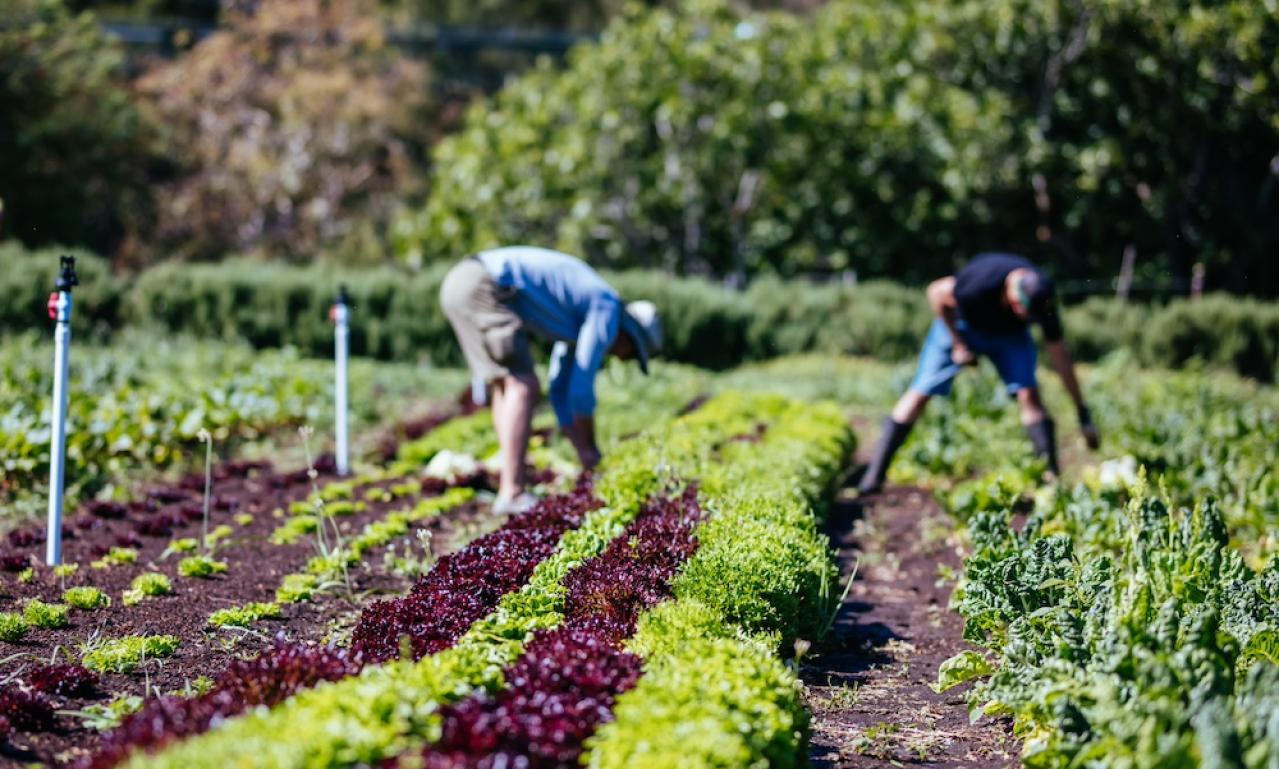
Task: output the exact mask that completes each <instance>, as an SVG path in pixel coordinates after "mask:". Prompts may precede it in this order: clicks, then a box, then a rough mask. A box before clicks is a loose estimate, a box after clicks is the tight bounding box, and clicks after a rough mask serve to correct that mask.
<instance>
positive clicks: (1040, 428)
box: [1017, 387, 1058, 478]
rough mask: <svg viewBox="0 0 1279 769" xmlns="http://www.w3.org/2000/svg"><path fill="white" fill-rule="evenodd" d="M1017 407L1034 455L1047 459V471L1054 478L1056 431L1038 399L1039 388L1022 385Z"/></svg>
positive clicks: (1055, 471)
mask: <svg viewBox="0 0 1279 769" xmlns="http://www.w3.org/2000/svg"><path fill="white" fill-rule="evenodd" d="M1017 408H1018V410H1019V411H1020V412H1021V424H1022V426H1023V427H1025V428H1026V435H1028V436H1029V437H1030V443H1031V445H1032V446H1034V447H1035V455H1036V456H1039V457H1043V458H1044V459H1046V460H1047V461H1048V472H1050V473H1051V474H1052V476H1053V477H1054V478H1055V477H1056V476H1057V473H1058V467H1057V432H1056V429H1055V426H1054V425H1053V420H1052V417H1050V416H1048V411H1047V410H1046V409H1045V408H1044V402H1043V401H1042V400H1040V399H1039V388H1037V387H1023V388H1021V389H1020V390H1018V391H1017Z"/></svg>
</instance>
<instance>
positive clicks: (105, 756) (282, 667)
mask: <svg viewBox="0 0 1279 769" xmlns="http://www.w3.org/2000/svg"><path fill="white" fill-rule="evenodd" d="M359 671H360V662H359V661H358V660H357V659H355V658H354V657H353V656H352V655H351V654H349V653H348V652H347V651H346V650H343V649H334V648H331V647H321V646H315V645H310V644H299V643H286V642H284V641H283V640H282V639H281V640H277V641H276V643H275V645H274V646H273V647H271V648H270V649H267V650H266V651H264V652H262V653H261V654H259V655H258V656H257V657H255V658H253V659H251V660H236V661H235V662H232V663H231V664H230V665H228V666H227V668H226V670H224V671H223V672H222V674H221V675H219V676H218V679H217V680H216V681H215V682H214V684H213V687H212V688H211V689H209V691H207V692H205V693H204V694H201V695H199V696H197V697H192V698H190V699H183V698H181V697H174V696H166V697H159V698H157V699H154V700H150V701H149V702H148V703H147V704H146V705H145V706H144V707H143V708H142V709H141V710H139V711H138V712H136V713H133V714H132V715H129V716H127V717H126V718H125V719H124V721H123V722H122V723H121V724H120V726H119V727H117V728H115V729H113V730H112V731H111V732H109V733H108V734H106V735H105V736H104V737H103V739H102V742H101V743H100V746H99V749H98V751H97V752H96V753H94V754H93V755H92V756H89V757H87V758H86V759H84V760H82V761H81V762H79V763H78V764H77V766H78V767H80V768H81V769H105V768H106V767H111V766H115V765H116V764H117V763H119V762H120V761H122V760H123V759H124V758H125V757H126V756H128V755H129V754H130V753H131V752H133V751H134V750H137V749H140V748H150V749H154V748H157V747H159V746H161V745H163V744H165V743H168V742H171V741H173V740H176V739H179V738H181V737H186V736H190V735H192V734H199V733H201V732H205V731H208V729H209V728H210V727H212V726H214V725H216V724H217V722H219V721H221V720H222V719H224V718H228V717H230V716H234V715H236V714H238V713H242V712H243V711H245V710H248V709H249V708H253V707H257V706H259V705H264V706H266V707H270V706H272V705H276V704H279V703H280V702H282V701H283V700H284V699H285V698H287V697H290V696H292V695H293V694H295V693H296V692H299V691H301V690H302V689H306V688H309V687H312V686H315V685H316V684H318V683H320V682H321V681H336V680H338V679H340V678H345V677H347V676H350V675H354V674H356V673H358V672H359Z"/></svg>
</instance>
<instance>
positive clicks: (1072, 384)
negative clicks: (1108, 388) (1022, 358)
mask: <svg viewBox="0 0 1279 769" xmlns="http://www.w3.org/2000/svg"><path fill="white" fill-rule="evenodd" d="M1044 347H1045V349H1047V350H1048V358H1049V360H1050V361H1052V366H1053V369H1054V370H1055V371H1056V372H1057V376H1059V377H1061V383H1062V384H1063V385H1064V386H1065V388H1066V392H1068V393H1070V399H1071V400H1072V401H1074V402H1075V411H1076V412H1077V413H1078V414H1079V431H1080V432H1082V433H1083V435H1084V440H1085V441H1086V442H1087V443H1088V448H1090V449H1095V448H1097V447H1098V446H1100V445H1101V435H1100V434H1099V433H1098V432H1097V427H1096V426H1095V425H1093V423H1092V413H1091V412H1090V411H1088V405H1087V404H1085V403H1084V394H1083V391H1082V390H1081V389H1080V388H1079V378H1078V377H1077V376H1075V361H1074V359H1073V358H1071V356H1070V350H1067V349H1066V342H1065V341H1064V340H1063V339H1050V340H1047V341H1046V342H1045V343H1044Z"/></svg>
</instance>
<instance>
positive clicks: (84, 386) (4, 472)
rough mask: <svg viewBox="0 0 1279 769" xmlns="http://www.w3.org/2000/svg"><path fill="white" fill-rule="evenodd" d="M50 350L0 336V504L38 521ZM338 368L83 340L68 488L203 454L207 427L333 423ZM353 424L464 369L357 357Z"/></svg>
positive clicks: (99, 488)
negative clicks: (202, 437) (201, 439)
mask: <svg viewBox="0 0 1279 769" xmlns="http://www.w3.org/2000/svg"><path fill="white" fill-rule="evenodd" d="M52 356H53V353H52V350H51V348H50V347H49V342H48V340H47V339H46V338H43V337H36V336H8V337H5V338H3V339H0V404H3V405H2V406H0V457H3V461H2V462H0V507H2V508H3V510H4V513H5V515H4V516H3V517H0V525H3V524H4V523H5V522H6V521H5V520H4V518H5V517H9V516H10V515H12V514H13V513H17V514H18V515H20V516H28V517H36V516H38V514H39V513H41V512H42V507H41V506H42V504H44V503H45V502H46V499H47V496H46V493H45V491H44V484H45V483H46V481H47V473H48V466H49V452H50V445H51V444H50V440H51V429H50V420H51V413H52V412H51V402H52V394H53V382H52V366H51V363H52V359H53V358H52ZM332 379H333V366H332V364H331V363H328V362H325V361H317V360H307V359H303V358H301V357H299V356H298V355H297V354H296V352H293V351H291V350H282V351H273V352H257V351H255V350H253V349H252V348H250V347H248V346H247V345H238V344H228V343H220V342H212V341H200V340H190V339H172V338H168V337H155V336H151V335H147V334H144V333H140V332H131V333H129V334H126V335H125V336H123V337H121V338H120V339H119V340H117V341H116V342H115V343H114V344H112V345H110V346H100V345H97V344H94V343H93V342H83V343H79V344H77V345H76V347H75V348H74V350H73V351H72V355H71V370H70V380H69V387H70V396H69V399H68V405H69V414H68V434H67V483H68V489H67V490H68V493H69V495H70V499H71V501H72V502H75V501H77V500H81V499H83V500H89V499H92V498H93V497H94V496H95V495H98V494H99V493H101V492H103V491H104V490H105V491H106V492H110V491H111V488H110V486H111V484H112V483H114V482H117V481H118V479H120V478H123V477H136V476H137V475H138V474H139V473H154V472H155V471H157V470H164V469H167V468H170V467H173V466H179V467H183V466H186V467H190V466H191V465H192V464H195V463H197V462H198V461H202V459H203V456H204V452H203V450H202V447H201V446H200V445H199V437H198V436H199V435H200V433H201V432H202V431H207V433H208V434H209V435H210V436H212V439H213V441H214V443H215V445H216V447H217V448H218V450H219V451H224V452H225V451H227V450H229V449H230V448H231V447H233V446H235V445H237V444H241V443H245V442H252V441H257V440H261V439H262V438H264V437H265V436H270V435H273V434H280V433H282V432H286V430H287V428H289V427H291V426H294V425H299V424H311V425H317V424H318V425H328V424H331V423H332V413H333V402H332V386H331V382H332ZM350 380H351V400H350V403H351V407H352V410H353V411H352V417H353V420H354V424H355V426H356V427H360V426H367V425H372V424H375V423H376V421H377V420H378V419H380V418H382V416H383V415H384V414H385V413H387V411H390V410H394V409H398V407H399V406H400V405H402V404H404V403H407V402H410V401H411V400H412V399H413V398H421V397H423V396H428V397H440V396H444V395H446V394H448V393H452V392H456V391H457V389H458V388H460V387H461V386H462V385H463V383H464V381H465V375H464V374H463V373H461V372H454V371H439V370H434V369H430V368H427V367H422V366H408V365H394V364H385V363H374V362H371V361H354V362H353V363H352V367H351V372H350Z"/></svg>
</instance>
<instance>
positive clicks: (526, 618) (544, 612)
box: [128, 396, 846, 767]
mask: <svg viewBox="0 0 1279 769" xmlns="http://www.w3.org/2000/svg"><path fill="white" fill-rule="evenodd" d="M787 412H788V405H787V403H786V402H785V401H783V400H782V399H778V398H741V397H732V396H722V397H721V398H719V399H716V400H714V401H712V402H710V403H708V404H706V405H705V406H704V407H703V408H702V409H699V410H698V411H695V412H693V413H692V414H690V415H687V416H685V417H682V418H680V419H677V420H674V421H671V422H667V423H665V424H659V425H657V426H655V427H651V429H650V431H649V432H648V433H646V434H644V435H641V436H638V437H636V438H633V439H631V440H627V441H623V442H621V443H619V444H618V445H617V446H616V448H615V449H614V450H613V451H612V452H611V453H610V454H609V455H608V457H607V458H606V459H605V462H604V463H603V465H602V467H601V470H600V475H599V476H598V478H597V482H596V493H597V494H598V495H599V496H600V497H601V498H602V499H604V500H605V501H606V503H607V505H606V506H605V507H604V508H601V509H599V510H595V511H593V512H592V513H590V514H589V515H588V516H587V518H586V520H585V521H584V522H583V523H582V525H581V526H580V527H579V528H578V529H575V530H571V531H569V532H568V533H566V534H565V535H564V536H563V537H562V538H561V541H560V543H559V545H558V547H557V549H556V551H555V552H554V554H552V555H551V556H550V557H549V558H547V559H546V560H544V561H543V562H541V563H540V564H538V566H537V567H536V569H535V570H534V572H533V575H532V577H531V578H530V579H529V581H528V583H527V584H526V585H525V586H524V587H523V588H522V589H521V590H520V591H519V592H517V593H514V594H510V595H507V596H505V597H504V598H503V599H502V600H501V602H500V603H499V605H498V608H497V609H496V611H494V612H493V613H492V614H490V615H489V616H488V617H486V618H484V619H482V620H480V621H479V622H477V623H476V624H475V625H473V626H472V627H471V629H470V630H469V631H468V632H467V633H466V635H465V636H464V637H463V638H462V639H461V640H460V641H459V642H458V643H457V645H456V646H454V647H452V648H450V649H448V650H446V651H444V652H441V653H439V654H436V655H433V656H429V657H426V658H424V659H422V660H421V661H419V662H416V663H414V662H408V661H397V662H393V663H390V664H387V665H381V666H369V667H367V668H365V670H364V671H363V672H362V673H361V674H360V675H359V676H357V677H355V678H351V679H346V680H343V681H338V682H334V683H330V684H322V685H320V686H317V687H315V688H314V689H309V690H306V691H303V692H301V693H299V694H298V695H296V696H295V697H292V698H290V699H289V700H286V701H285V702H284V703H283V704H282V705H280V706H279V707H277V708H275V709H272V710H270V711H256V712H252V713H249V714H246V715H245V716H244V717H241V718H236V719H232V720H230V721H228V722H227V723H225V724H223V725H222V726H221V727H220V728H219V729H217V730H215V731H212V732H209V733H206V734H204V735H200V736H198V737H196V738H194V739H192V740H189V741H186V742H183V743H179V744H176V745H173V746H171V747H169V748H168V749H166V750H164V751H162V752H161V753H158V754H155V755H152V756H145V757H143V756H135V757H134V758H133V759H132V760H131V761H130V762H129V764H128V766H131V767H143V766H148V767H161V766H173V767H178V766H182V767H198V766H223V765H225V764H226V763H227V762H228V761H232V762H234V761H235V760H237V758H238V757H245V760H249V758H248V757H252V759H251V760H252V762H253V763H254V764H255V765H259V766H272V767H299V766H314V765H328V766H335V765H351V764H361V763H366V764H373V763H377V762H378V761H380V760H382V759H383V758H385V757H387V756H388V755H393V754H398V753H401V752H403V751H404V750H405V749H406V747H407V746H408V745H411V744H414V743H418V742H420V741H422V740H424V739H429V738H430V737H431V736H432V729H433V727H432V725H431V724H432V722H431V718H430V717H431V714H432V713H433V712H434V711H435V709H436V708H437V707H438V705H439V704H440V703H443V702H450V701H453V700H456V699H457V698H459V697H462V696H465V695H466V694H468V693H470V692H472V691H475V690H477V689H489V690H492V689H495V688H497V687H499V686H501V685H502V681H501V676H500V671H501V669H502V667H503V666H505V665H506V664H509V663H510V662H511V661H512V660H514V659H515V658H516V657H517V656H518V655H519V654H520V651H521V649H522V647H523V644H524V641H525V639H526V638H528V636H529V634H530V633H531V632H532V631H534V630H536V629H539V628H548V627H553V626H555V625H556V624H557V623H558V622H559V621H560V620H561V619H562V616H563V615H562V610H563V601H564V587H563V584H562V581H563V578H564V576H565V575H566V574H567V573H568V572H569V570H571V569H572V568H573V567H575V566H577V565H578V564H580V563H582V562H583V561H585V560H586V559H588V558H590V557H592V556H594V555H596V554H598V553H600V552H601V551H603V549H604V548H605V547H606V546H607V545H608V543H609V542H610V541H611V540H612V539H613V538H614V537H616V536H617V535H618V534H619V533H620V532H621V531H622V530H623V528H624V527H625V526H626V524H627V523H628V522H629V521H630V520H632V519H633V518H634V516H635V515H636V514H637V513H638V511H639V509H640V505H641V504H642V503H643V502H644V501H645V500H647V499H648V498H649V497H650V496H651V495H652V494H653V493H655V492H658V491H664V490H668V488H669V486H670V484H672V483H675V482H677V481H678V480H679V479H682V478H694V477H697V476H698V475H701V474H703V473H704V471H706V470H708V469H709V468H711V467H713V466H715V465H717V464H718V463H721V462H723V461H726V460H727V459H729V458H730V457H731V456H734V454H733V452H735V451H737V449H735V448H733V447H734V446H736V445H739V444H737V443H735V442H734V441H733V438H735V437H737V436H740V435H752V434H755V431H756V429H757V427H758V426H759V424H760V423H761V422H762V423H765V424H770V423H772V422H774V421H775V420H777V419H779V418H781V417H782V416H783V415H785V414H787ZM830 413H831V412H826V414H827V415H828V416H829V415H830ZM834 413H835V415H836V417H837V425H838V429H840V430H846V428H845V427H844V426H843V420H842V417H841V416H839V415H838V412H834ZM740 445H746V444H740ZM722 482H724V483H729V482H731V479H730V478H728V477H725V478H724V480H723V481H722ZM375 526H376V525H375ZM381 532H382V530H381V529H379V528H374V527H371V528H369V529H367V530H366V533H367V534H368V535H369V536H370V537H373V536H381ZM290 587H299V586H297V585H291V586H290ZM302 587H305V586H302ZM773 664H774V665H777V663H776V662H775V661H774V662H773ZM777 666H778V667H779V668H780V665H777ZM785 675H787V676H788V675H789V674H785ZM788 680H789V681H790V682H792V683H790V684H788V685H791V686H793V678H790V679H788ZM790 691H791V693H792V694H795V693H796V691H795V690H793V689H792V690H790ZM796 702H797V701H796ZM792 704H794V703H792ZM785 712H786V713H787V714H789V715H788V717H789V718H799V717H801V716H800V715H798V714H800V713H802V710H800V709H799V708H798V705H797V704H795V705H794V706H793V707H791V706H788V707H787V708H786V709H785ZM285 733H287V734H288V735H289V739H281V734H285ZM787 734H789V735H791V737H790V738H789V739H792V741H793V738H794V733H793V731H790V732H787Z"/></svg>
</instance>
